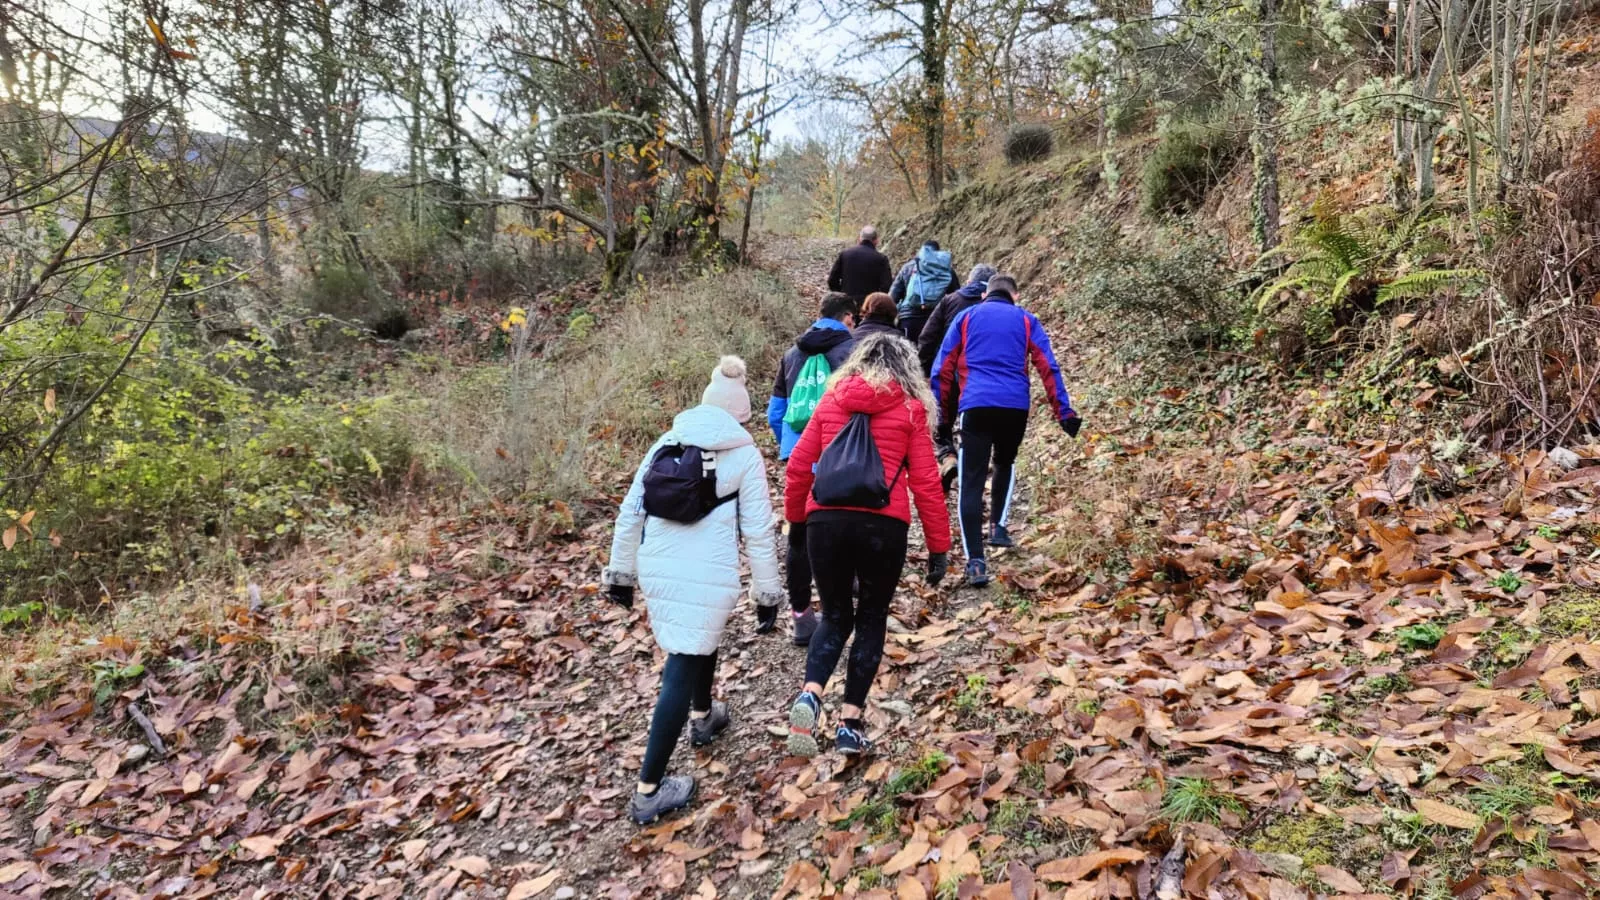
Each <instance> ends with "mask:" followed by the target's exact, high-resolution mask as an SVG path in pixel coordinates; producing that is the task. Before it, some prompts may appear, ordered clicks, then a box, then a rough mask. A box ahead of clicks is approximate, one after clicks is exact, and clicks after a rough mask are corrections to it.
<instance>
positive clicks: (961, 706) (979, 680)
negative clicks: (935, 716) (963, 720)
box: [955, 673, 989, 716]
mask: <svg viewBox="0 0 1600 900" xmlns="http://www.w3.org/2000/svg"><path fill="white" fill-rule="evenodd" d="M988 691H989V679H988V678H987V677H986V676H984V675H981V674H978V673H973V674H971V675H968V676H967V686H966V687H964V688H962V689H961V693H959V694H957V695H956V701H955V708H956V712H958V713H960V714H961V715H963V716H970V715H972V714H973V713H975V712H977V711H978V710H979V709H982V708H983V698H984V695H985V694H987V693H988Z"/></svg>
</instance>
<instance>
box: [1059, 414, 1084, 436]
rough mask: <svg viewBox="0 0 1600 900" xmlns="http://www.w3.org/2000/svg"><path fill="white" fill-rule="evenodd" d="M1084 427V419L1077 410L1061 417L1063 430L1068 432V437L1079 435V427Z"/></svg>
mask: <svg viewBox="0 0 1600 900" xmlns="http://www.w3.org/2000/svg"><path fill="white" fill-rule="evenodd" d="M1082 427H1083V420H1082V419H1080V418H1078V414H1077V413H1075V412H1069V413H1067V414H1066V415H1065V416H1063V417H1062V418H1061V430H1062V431H1065V432H1066V433H1067V437H1077V436H1078V429H1079V428H1082Z"/></svg>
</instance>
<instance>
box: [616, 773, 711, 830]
mask: <svg viewBox="0 0 1600 900" xmlns="http://www.w3.org/2000/svg"><path fill="white" fill-rule="evenodd" d="M694 789H695V783H694V776H692V775H668V776H667V777H665V778H663V779H661V783H660V784H659V785H656V792H655V793H654V794H641V793H639V792H637V791H635V792H634V794H633V799H632V800H631V801H629V802H628V818H630V819H632V820H633V824H635V825H649V824H650V823H651V822H654V821H655V820H657V819H659V818H661V817H662V816H664V815H666V814H667V813H670V812H677V811H678V810H680V809H683V808H684V807H685V806H688V805H689V801H690V800H692V799H694Z"/></svg>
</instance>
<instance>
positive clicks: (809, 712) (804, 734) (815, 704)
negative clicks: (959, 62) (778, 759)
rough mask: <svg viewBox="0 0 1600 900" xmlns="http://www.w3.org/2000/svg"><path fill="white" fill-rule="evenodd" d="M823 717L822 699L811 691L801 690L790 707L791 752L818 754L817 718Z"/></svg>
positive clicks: (794, 753) (807, 754)
mask: <svg viewBox="0 0 1600 900" xmlns="http://www.w3.org/2000/svg"><path fill="white" fill-rule="evenodd" d="M821 718H822V700H820V699H819V698H818V697H817V695H816V694H813V693H811V692H810V691H801V692H800V696H798V697H796V698H794V705H793V706H791V707H789V752H790V753H791V754H793V755H795V756H816V755H817V752H818V748H817V735H816V728H817V720H819V719H821Z"/></svg>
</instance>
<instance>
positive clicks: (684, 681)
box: [639, 653, 717, 784]
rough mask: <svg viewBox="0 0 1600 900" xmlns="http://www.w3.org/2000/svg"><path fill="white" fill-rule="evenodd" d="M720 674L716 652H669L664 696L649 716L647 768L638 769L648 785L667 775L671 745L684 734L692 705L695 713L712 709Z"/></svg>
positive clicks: (662, 682)
mask: <svg viewBox="0 0 1600 900" xmlns="http://www.w3.org/2000/svg"><path fill="white" fill-rule="evenodd" d="M716 673H717V654H715V653H712V654H709V655H707V656H690V655H689V654H687V653H669V654H667V665H666V668H664V669H662V670H661V696H660V697H657V698H656V713H655V716H653V717H652V718H651V719H650V740H649V742H648V743H646V744H645V747H644V767H643V768H642V769H640V770H639V780H640V781H642V782H644V783H645V784H660V783H661V778H662V776H664V775H666V774H667V761H668V760H670V759H672V748H674V747H676V746H678V738H680V737H682V736H683V723H684V722H686V721H688V719H689V708H690V707H691V706H693V707H694V711H695V712H709V711H710V710H711V681H712V679H713V678H714V677H715V676H716Z"/></svg>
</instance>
